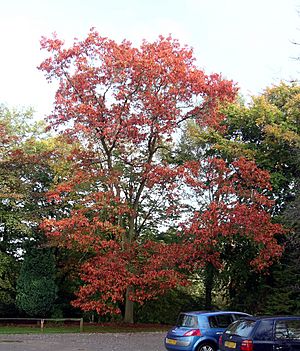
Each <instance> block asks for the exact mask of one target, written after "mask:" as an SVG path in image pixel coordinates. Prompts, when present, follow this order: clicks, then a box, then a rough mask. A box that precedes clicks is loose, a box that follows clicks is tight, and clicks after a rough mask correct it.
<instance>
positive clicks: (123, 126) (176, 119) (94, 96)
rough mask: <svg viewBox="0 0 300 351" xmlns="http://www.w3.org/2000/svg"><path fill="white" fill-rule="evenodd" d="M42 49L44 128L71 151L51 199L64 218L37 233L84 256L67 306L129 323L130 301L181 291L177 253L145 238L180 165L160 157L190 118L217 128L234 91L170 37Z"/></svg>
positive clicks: (50, 43) (92, 39)
mask: <svg viewBox="0 0 300 351" xmlns="http://www.w3.org/2000/svg"><path fill="white" fill-rule="evenodd" d="M41 46H42V48H43V49H45V50H46V51H48V53H49V57H48V58H47V59H46V60H45V61H44V62H43V63H42V64H41V65H40V69H41V70H43V71H44V72H45V75H46V77H47V79H48V80H49V81H52V80H58V81H59V87H58V90H57V92H56V96H55V108H54V111H53V114H52V115H51V116H50V118H49V120H50V125H51V127H52V128H54V129H55V130H58V131H59V132H61V133H63V134H65V135H67V137H68V138H69V140H70V142H72V143H74V144H75V145H78V147H77V148H74V152H73V154H72V157H71V158H70V161H72V163H73V173H72V176H71V175H69V176H65V179H64V181H63V182H62V183H60V184H59V185H58V186H57V187H56V188H55V189H53V191H52V192H51V193H50V194H49V196H50V197H51V199H52V200H53V201H58V202H59V201H61V202H66V203H68V205H69V208H70V211H69V212H68V213H66V216H65V218H64V219H61V220H59V219H56V218H52V219H49V220H48V221H46V222H44V225H43V226H44V228H45V230H46V231H47V232H48V234H49V236H50V237H52V238H54V239H55V238H56V239H57V242H58V243H59V244H60V245H64V246H67V247H70V248H73V249H74V248H76V249H78V250H82V251H85V252H86V253H87V256H86V257H87V260H86V262H85V263H84V264H83V265H82V267H81V270H82V275H81V278H82V280H83V282H84V284H83V286H82V287H81V289H80V290H79V292H78V298H77V300H76V301H75V302H74V304H75V305H76V306H78V307H81V308H82V309H84V310H96V311H97V312H98V313H99V314H104V313H111V312H116V313H118V312H120V308H119V307H120V304H123V303H124V302H125V321H126V322H132V321H133V302H134V301H138V302H143V301H145V300H146V299H149V298H153V297H154V296H156V295H158V294H160V293H163V292H164V291H165V290H166V289H168V288H171V287H174V286H176V285H177V284H179V283H183V276H182V275H181V274H180V273H179V272H178V271H177V270H176V265H177V264H180V257H181V255H182V251H181V250H182V247H180V245H176V244H173V245H166V244H164V243H162V242H159V241H156V240H153V239H152V240H150V239H147V236H146V235H145V232H146V230H147V228H148V227H147V226H149V223H150V224H151V226H152V230H154V229H155V226H156V227H157V228H158V227H159V225H160V224H161V219H162V218H165V216H164V215H165V213H168V214H169V215H170V216H171V215H172V211H176V208H177V207H176V206H177V205H176V203H177V202H176V200H177V197H178V187H179V185H178V181H179V179H180V177H181V175H182V167H178V166H174V165H170V164H168V163H167V162H164V160H163V158H162V157H161V155H162V153H161V150H162V149H164V148H170V147H171V146H172V145H174V142H175V141H176V140H175V137H176V136H177V135H178V131H179V128H180V126H181V124H182V123H183V122H184V121H186V120H187V119H192V118H193V119H196V120H198V121H199V122H203V123H204V122H205V123H206V122H207V123H210V124H212V125H218V121H219V119H220V115H219V113H218V107H219V104H220V103H224V102H226V101H233V99H234V97H235V94H236V88H235V87H234V86H233V84H232V82H230V81H227V80H223V79H222V78H221V77H220V76H219V75H217V74H213V75H206V74H205V73H204V72H203V71H202V70H200V69H198V68H197V67H196V65H195V62H194V57H193V52H192V50H191V49H189V48H188V47H182V46H181V45H180V44H179V42H178V41H177V40H174V39H172V38H171V37H168V38H164V37H162V36H161V37H159V39H158V40H157V41H155V42H153V43H149V42H147V41H143V43H142V45H141V46H140V47H139V48H136V47H133V46H132V44H131V43H130V42H128V41H123V42H122V43H120V44H119V43H116V42H115V41H113V40H110V39H108V38H103V37H101V36H100V35H99V34H98V33H97V32H96V31H95V30H94V29H92V30H91V31H90V33H89V34H88V36H87V38H86V39H85V40H83V41H79V40H75V42H74V44H73V45H72V46H71V47H69V48H65V47H64V43H63V42H62V41H61V40H59V39H58V38H57V37H56V36H53V38H48V39H47V38H43V39H42V41H41Z"/></svg>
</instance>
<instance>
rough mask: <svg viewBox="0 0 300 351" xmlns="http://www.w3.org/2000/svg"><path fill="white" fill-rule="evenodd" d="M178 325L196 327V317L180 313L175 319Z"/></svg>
mask: <svg viewBox="0 0 300 351" xmlns="http://www.w3.org/2000/svg"><path fill="white" fill-rule="evenodd" d="M177 326H178V327H189V328H197V327H198V319H197V317H196V316H191V315H190V314H184V313H181V314H180V315H179V317H178V320H177Z"/></svg>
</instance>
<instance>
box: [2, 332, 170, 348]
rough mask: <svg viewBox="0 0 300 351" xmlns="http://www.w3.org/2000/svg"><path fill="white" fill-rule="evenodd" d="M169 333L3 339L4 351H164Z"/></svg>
mask: <svg viewBox="0 0 300 351" xmlns="http://www.w3.org/2000/svg"><path fill="white" fill-rule="evenodd" d="M164 336H165V333H160V332H157V333H120V334H112V333H107V334H85V333H84V334H79V333H78V334H42V335H41V334H14V335H11V334H10V335H5V334H1V335H0V351H164V350H165V348H164V345H163V340H164Z"/></svg>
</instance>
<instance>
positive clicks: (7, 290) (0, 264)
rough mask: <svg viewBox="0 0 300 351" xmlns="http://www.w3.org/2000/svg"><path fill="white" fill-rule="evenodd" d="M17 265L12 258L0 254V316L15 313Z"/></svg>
mask: <svg viewBox="0 0 300 351" xmlns="http://www.w3.org/2000/svg"><path fill="white" fill-rule="evenodd" d="M17 274H18V263H17V262H16V261H15V259H14V258H12V257H10V256H9V255H7V254H5V253H2V252H0V316H3V317H4V316H5V317H7V316H9V315H11V314H12V313H14V312H15V307H14V305H15V295H16V291H15V286H16V279H17Z"/></svg>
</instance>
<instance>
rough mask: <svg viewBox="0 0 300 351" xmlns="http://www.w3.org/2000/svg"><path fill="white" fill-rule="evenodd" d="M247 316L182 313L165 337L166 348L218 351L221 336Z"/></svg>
mask: <svg viewBox="0 0 300 351" xmlns="http://www.w3.org/2000/svg"><path fill="white" fill-rule="evenodd" d="M246 316H249V315H248V314H246V313H242V312H233V311H218V312H207V311H196V312H183V313H180V314H179V316H178V320H177V324H176V326H174V327H173V328H172V329H170V330H169V331H168V333H167V335H166V337H165V347H166V349H167V350H170V351H175V350H177V351H179V350H180V351H216V350H217V348H218V339H219V336H220V335H221V334H222V333H223V331H224V330H225V329H226V328H227V327H228V325H229V324H231V323H232V322H233V321H236V320H238V319H239V318H242V317H246Z"/></svg>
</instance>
